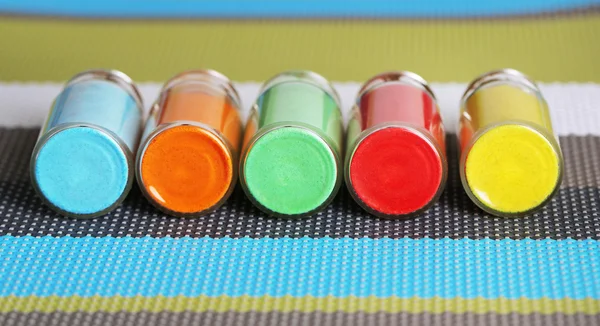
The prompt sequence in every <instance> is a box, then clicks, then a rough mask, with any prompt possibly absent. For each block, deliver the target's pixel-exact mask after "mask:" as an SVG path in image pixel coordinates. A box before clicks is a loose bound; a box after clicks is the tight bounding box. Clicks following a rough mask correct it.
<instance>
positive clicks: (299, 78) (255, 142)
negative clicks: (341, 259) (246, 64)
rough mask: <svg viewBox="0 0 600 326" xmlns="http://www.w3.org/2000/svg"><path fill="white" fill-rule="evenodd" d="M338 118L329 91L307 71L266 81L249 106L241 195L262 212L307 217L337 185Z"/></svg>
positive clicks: (339, 173)
mask: <svg viewBox="0 0 600 326" xmlns="http://www.w3.org/2000/svg"><path fill="white" fill-rule="evenodd" d="M342 137H343V126H342V114H341V111H340V104H339V98H338V95H337V93H336V92H335V90H334V89H333V86H332V85H331V84H330V83H329V82H328V81H327V80H326V79H325V78H324V77H323V76H321V75H319V74H316V73H314V72H310V71H290V72H284V73H281V74H279V75H277V76H275V77H273V78H272V79H270V80H269V81H267V82H266V83H265V84H264V86H263V88H262V90H261V92H260V95H259V97H258V99H257V100H256V103H255V104H254V106H253V107H252V111H251V112H250V117H249V119H248V123H247V124H246V133H245V136H244V151H243V155H242V159H241V160H240V179H241V184H242V187H243V188H244V191H245V192H246V194H247V195H248V197H249V198H250V199H251V200H252V202H253V203H254V204H255V205H256V206H257V207H259V208H260V209H261V210H262V211H264V212H266V213H268V214H270V215H273V216H280V217H298V216H307V215H312V214H313V213H315V212H317V211H319V210H321V209H322V208H324V207H325V206H327V204H329V203H330V202H331V200H332V199H333V198H334V197H335V194H336V193H337V191H338V189H339V187H340V183H341V180H342V166H341V164H340V162H341V160H340V158H341V157H342V156H341V153H342V152H341V151H342Z"/></svg>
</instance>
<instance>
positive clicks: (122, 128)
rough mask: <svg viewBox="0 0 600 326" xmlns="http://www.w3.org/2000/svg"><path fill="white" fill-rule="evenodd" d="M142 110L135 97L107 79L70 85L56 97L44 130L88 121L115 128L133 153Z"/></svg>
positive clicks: (113, 129)
mask: <svg viewBox="0 0 600 326" xmlns="http://www.w3.org/2000/svg"><path fill="white" fill-rule="evenodd" d="M141 121H142V113H141V112H140V110H139V108H138V107H137V104H136V102H135V99H134V98H133V97H132V96H131V95H130V94H129V93H128V92H127V91H126V90H124V89H123V88H121V87H120V86H119V85H117V84H115V83H114V82H111V81H107V80H86V81H81V82H77V83H74V84H72V85H69V86H68V87H67V88H65V90H64V91H63V92H62V93H61V94H60V95H59V96H58V97H57V98H56V101H55V102H54V106H53V108H52V110H51V112H50V115H49V118H48V121H47V123H46V125H45V127H44V132H45V131H48V130H50V129H52V128H54V127H56V126H58V125H61V124H65V123H88V124H93V125H96V126H99V127H102V128H104V129H106V130H110V131H112V132H114V133H115V134H116V135H118V136H119V138H120V139H121V140H122V141H123V142H124V143H125V144H126V145H127V147H128V148H129V150H130V151H131V152H132V153H135V151H136V149H137V148H136V147H137V142H138V140H139V136H140V124H141Z"/></svg>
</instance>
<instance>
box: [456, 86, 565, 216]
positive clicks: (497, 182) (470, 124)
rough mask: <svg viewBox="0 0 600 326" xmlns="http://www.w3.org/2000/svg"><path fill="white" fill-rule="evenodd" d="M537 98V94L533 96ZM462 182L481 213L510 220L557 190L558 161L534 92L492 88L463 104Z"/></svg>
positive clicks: (543, 107) (543, 108) (547, 118)
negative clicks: (481, 209)
mask: <svg viewBox="0 0 600 326" xmlns="http://www.w3.org/2000/svg"><path fill="white" fill-rule="evenodd" d="M536 93H537V94H536ZM460 143H461V151H462V152H463V153H464V151H468V152H467V153H465V154H466V155H465V154H463V155H462V160H461V170H462V171H461V172H462V177H463V178H462V181H463V185H464V186H465V189H466V191H467V192H468V193H469V194H470V195H471V197H472V198H473V197H474V198H473V199H474V201H475V202H476V203H477V204H478V205H479V206H480V207H481V208H483V209H484V210H486V211H488V212H490V213H493V214H496V215H501V216H514V215H519V214H523V213H527V212H529V211H532V210H534V209H536V208H538V207H540V206H541V205H543V204H544V203H545V202H546V201H547V199H549V197H550V196H551V195H552V193H553V192H554V191H555V189H556V188H557V187H558V185H559V183H560V178H561V166H562V156H561V154H560V148H559V147H558V143H557V142H556V140H555V139H554V136H553V134H552V125H551V122H550V116H549V112H548V107H547V105H546V103H545V101H544V100H543V99H542V98H541V95H539V91H537V89H531V90H529V89H526V88H524V87H521V86H518V85H511V84H509V83H495V84H491V85H485V86H483V87H481V88H479V89H476V90H475V91H474V92H473V93H472V94H471V96H470V97H469V98H467V100H466V101H465V102H464V106H463V112H462V118H461V128H460Z"/></svg>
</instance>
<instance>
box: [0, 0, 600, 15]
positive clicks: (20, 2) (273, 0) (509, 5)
mask: <svg viewBox="0 0 600 326" xmlns="http://www.w3.org/2000/svg"><path fill="white" fill-rule="evenodd" d="M599 4H600V1H599V0H522V1H519V0H489V1H482V0H461V1H447V0H425V1H408V0H395V1H394V0H372V1H368V0H347V1H342V0H309V1H306V0H253V1H251V0H220V1H201V0H196V1H166V0H160V1H158V0H157V1H150V0H146V1H122V0H105V1H77V0H57V1H48V0H0V12H11V13H19V14H41V15H66V16H84V17H247V18H256V17H298V18H316V17H348V16H350V17H415V18H418V17H470V16H471V17H472V16H499V15H521V14H536V13H540V12H554V11H561V10H573V9H577V8H583V7H589V6H593V5H599Z"/></svg>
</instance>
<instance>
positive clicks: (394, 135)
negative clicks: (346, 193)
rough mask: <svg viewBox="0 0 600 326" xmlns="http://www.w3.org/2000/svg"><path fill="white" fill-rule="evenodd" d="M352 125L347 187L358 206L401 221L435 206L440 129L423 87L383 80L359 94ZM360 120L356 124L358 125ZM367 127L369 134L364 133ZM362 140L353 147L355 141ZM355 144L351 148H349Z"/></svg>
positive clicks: (442, 165) (442, 161)
mask: <svg viewBox="0 0 600 326" xmlns="http://www.w3.org/2000/svg"><path fill="white" fill-rule="evenodd" d="M355 110H356V111H355V114H354V117H353V120H354V121H351V122H350V126H351V127H350V128H349V130H351V129H352V124H353V123H354V126H356V127H358V126H360V127H359V128H355V129H356V130H357V131H359V132H356V131H355V132H354V133H355V135H351V133H352V132H351V131H349V137H354V139H350V138H349V144H351V148H350V149H349V150H350V152H351V153H352V152H353V154H352V155H351V158H350V161H349V162H348V165H347V179H348V181H349V185H348V186H349V187H350V190H351V192H352V193H353V195H354V197H355V198H356V199H357V200H358V202H359V203H360V204H361V205H362V206H363V207H365V208H366V209H367V210H368V211H370V212H371V213H373V214H375V215H378V216H382V217H402V216H405V215H408V214H412V213H415V212H419V211H421V210H423V209H425V208H427V207H428V206H429V205H431V204H433V201H434V200H435V199H436V197H437V195H439V194H440V193H441V190H442V189H443V186H444V183H445V170H446V158H445V139H444V128H443V125H442V120H441V117H440V114H439V110H438V108H437V105H436V103H435V101H434V99H433V98H432V96H430V95H429V94H428V93H427V92H426V91H424V90H423V89H421V88H419V87H417V86H414V85H409V84H405V83H401V82H399V81H395V82H387V83H385V84H383V85H381V86H378V87H376V88H374V89H372V90H370V91H367V92H366V93H364V94H362V96H361V97H360V99H359V101H358V106H357V108H356V109H355ZM357 122H358V123H357ZM367 129H369V130H367ZM359 136H360V137H364V138H362V140H361V141H359V142H358V143H356V141H355V139H357V138H359ZM352 144H353V145H352Z"/></svg>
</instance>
